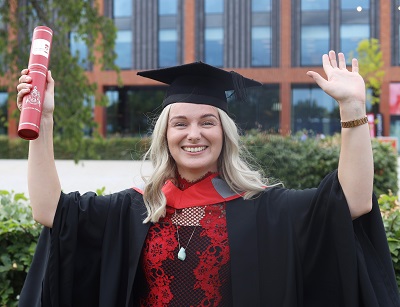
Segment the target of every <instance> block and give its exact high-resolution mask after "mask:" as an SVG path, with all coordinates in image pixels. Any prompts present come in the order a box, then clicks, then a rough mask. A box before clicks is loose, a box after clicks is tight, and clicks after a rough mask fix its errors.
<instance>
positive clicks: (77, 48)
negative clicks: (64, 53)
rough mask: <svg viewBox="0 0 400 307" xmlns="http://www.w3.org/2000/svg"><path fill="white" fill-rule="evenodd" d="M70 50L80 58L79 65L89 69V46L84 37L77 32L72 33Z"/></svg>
mask: <svg viewBox="0 0 400 307" xmlns="http://www.w3.org/2000/svg"><path fill="white" fill-rule="evenodd" d="M70 50H71V54H72V55H73V56H75V57H76V58H77V59H78V63H79V65H80V66H82V68H84V69H85V70H88V69H89V62H88V47H87V45H86V43H85V41H84V40H83V39H82V37H81V36H79V35H78V33H76V32H71V33H70Z"/></svg>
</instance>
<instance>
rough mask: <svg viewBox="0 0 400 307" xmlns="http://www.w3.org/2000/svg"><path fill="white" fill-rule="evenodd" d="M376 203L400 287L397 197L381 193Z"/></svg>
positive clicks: (399, 229)
mask: <svg viewBox="0 0 400 307" xmlns="http://www.w3.org/2000/svg"><path fill="white" fill-rule="evenodd" d="M378 203H379V207H380V209H381V213H382V217H383V224H384V226H385V232H386V238H387V240H388V244H389V249H390V254H391V256H392V262H393V266H394V271H395V273H396V280H397V285H398V287H399V289H400V206H399V201H398V197H397V196H396V195H393V193H389V194H383V195H381V196H380V197H379V199H378Z"/></svg>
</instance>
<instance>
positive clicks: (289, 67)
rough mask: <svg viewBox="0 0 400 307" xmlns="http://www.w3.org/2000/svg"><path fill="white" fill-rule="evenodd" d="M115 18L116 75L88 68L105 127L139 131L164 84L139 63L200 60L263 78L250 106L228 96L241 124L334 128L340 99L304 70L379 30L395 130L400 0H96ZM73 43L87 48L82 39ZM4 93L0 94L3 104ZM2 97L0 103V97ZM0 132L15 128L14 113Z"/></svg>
mask: <svg viewBox="0 0 400 307" xmlns="http://www.w3.org/2000/svg"><path fill="white" fill-rule="evenodd" d="M97 1H98V3H99V6H100V9H101V11H102V12H103V13H104V14H105V15H106V16H109V17H111V18H113V20H114V21H115V24H116V26H117V28H118V35H117V41H116V52H117V55H118V57H117V64H118V65H119V66H120V67H121V69H122V72H121V77H122V80H123V87H117V78H116V74H115V73H114V72H111V71H101V70H100V68H99V67H96V66H95V67H93V68H92V69H91V70H90V71H89V70H88V72H87V73H88V75H89V77H90V79H91V80H92V81H95V82H96V83H97V84H98V88H99V90H100V91H103V92H104V93H106V94H107V96H108V98H109V100H110V104H109V106H107V107H95V110H94V117H95V120H96V121H97V122H98V123H99V127H100V131H101V133H102V134H103V135H105V136H111V135H138V134H140V135H143V134H145V133H147V132H148V116H147V115H146V116H144V114H148V112H151V111H153V110H155V109H156V108H157V106H158V105H159V104H160V103H161V101H162V97H163V89H164V87H163V86H162V84H159V83H157V82H154V81H151V80H146V79H144V78H141V77H138V76H137V75H136V72H137V71H139V70H146V69H155V68H159V67H167V66H173V65H179V64H183V63H189V62H193V61H204V62H206V63H209V64H212V65H215V66H218V67H222V68H224V69H227V70H235V71H237V72H239V73H241V74H243V75H245V76H246V77H249V78H253V79H256V80H258V81H260V82H262V83H263V84H264V86H263V87H262V88H258V89H251V90H249V92H248V96H249V99H248V103H247V104H246V105H243V104H240V103H237V102H235V101H234V99H232V103H231V105H230V111H231V113H232V115H233V117H234V118H235V119H236V121H237V122H238V123H239V125H240V127H241V128H243V129H253V128H257V129H263V130H270V131H277V132H282V133H288V132H292V133H295V132H297V131H301V130H304V129H306V130H312V131H313V132H314V133H316V134H318V133H323V134H326V135H330V134H333V133H335V132H336V131H339V130H340V124H339V115H338V108H337V103H336V102H335V101H333V100H332V99H331V98H330V97H328V96H327V95H326V94H324V93H323V92H322V90H321V89H319V87H318V86H316V85H315V84H314V83H313V81H312V80H311V79H310V78H309V77H308V76H307V75H306V72H307V71H308V70H311V69H312V70H316V71H318V72H320V73H322V74H323V71H322V69H321V56H322V54H323V53H326V52H327V51H329V50H330V49H333V50H336V51H342V52H344V53H345V54H347V55H349V54H350V53H351V52H355V49H356V47H357V45H358V43H359V42H360V41H361V40H363V39H367V38H378V39H379V41H380V43H381V49H382V52H383V61H384V69H385V72H386V73H385V77H384V83H383V87H382V93H381V105H380V112H381V114H382V118H383V126H382V129H383V131H382V134H383V135H387V136H388V135H392V136H397V137H400V39H399V28H400V18H399V16H400V1H399V0H146V1H142V0H114V1H113V0H97ZM71 49H72V50H80V52H81V55H83V56H84V54H85V46H84V45H83V44H79V42H78V43H74V45H73V46H71ZM6 101H7V93H0V108H5V107H6ZM2 104H3V105H2ZM9 122H10V125H9V127H8V129H6V128H4V127H3V128H2V127H0V133H2V134H8V135H9V136H10V137H15V136H16V122H15V121H14V120H12V119H10V121H9Z"/></svg>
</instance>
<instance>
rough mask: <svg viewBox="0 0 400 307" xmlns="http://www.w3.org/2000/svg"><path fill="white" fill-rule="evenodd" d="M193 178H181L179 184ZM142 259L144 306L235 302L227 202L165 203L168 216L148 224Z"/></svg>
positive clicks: (185, 186) (205, 304) (180, 305)
mask: <svg viewBox="0 0 400 307" xmlns="http://www.w3.org/2000/svg"><path fill="white" fill-rule="evenodd" d="M193 184H195V183H189V182H187V181H185V180H184V179H182V178H180V179H179V187H180V188H181V189H185V188H187V187H189V186H191V185H193ZM180 247H184V248H185V249H186V259H185V260H183V261H182V260H179V259H178V252H179V249H180ZM141 262H142V263H141V264H142V269H143V273H144V280H145V287H144V289H143V291H141V295H140V296H141V299H140V306H152V307H155V306H179V307H182V306H231V305H232V302H231V300H232V299H231V297H232V293H231V291H232V290H231V281H230V261H229V245H228V234H227V230H226V217H225V204H224V203H221V204H216V205H208V206H201V207H192V208H185V209H178V210H175V209H173V208H171V207H167V213H166V216H165V218H163V219H161V220H160V221H159V222H158V223H156V224H153V225H152V226H151V227H150V230H149V233H148V235H147V238H146V241H145V246H144V248H143V252H142V259H141Z"/></svg>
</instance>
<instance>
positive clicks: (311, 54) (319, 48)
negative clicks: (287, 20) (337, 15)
mask: <svg viewBox="0 0 400 307" xmlns="http://www.w3.org/2000/svg"><path fill="white" fill-rule="evenodd" d="M328 51H329V26H327V25H326V26H325V25H315V26H302V27H301V65H303V66H304V65H320V64H321V57H322V55H323V54H324V53H327V52H328Z"/></svg>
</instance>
